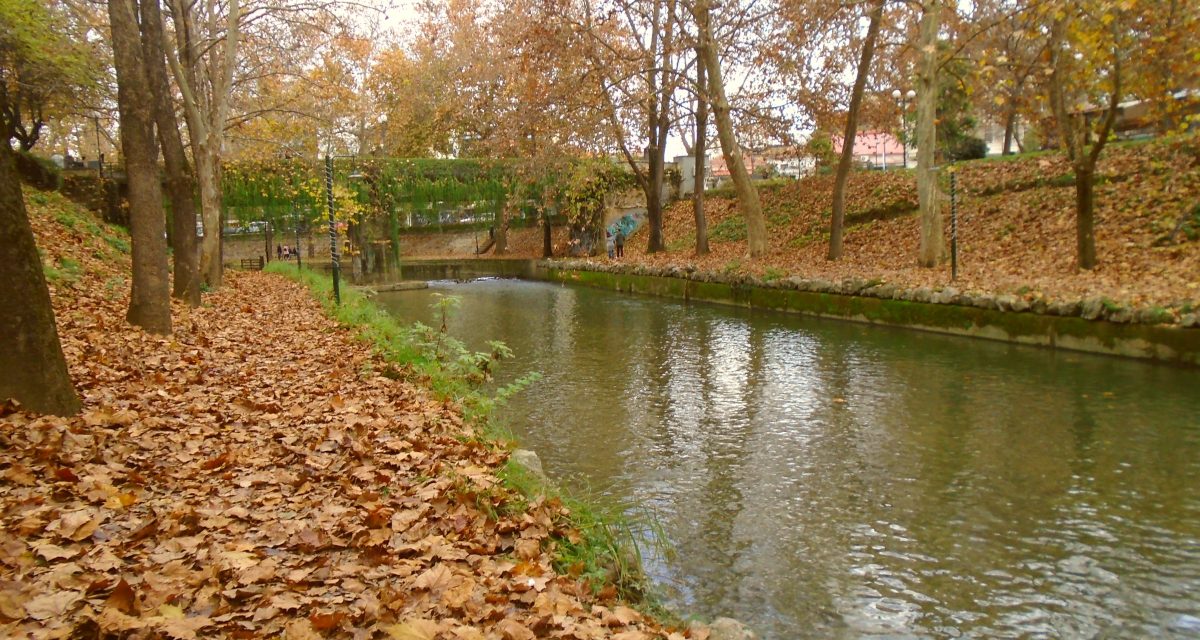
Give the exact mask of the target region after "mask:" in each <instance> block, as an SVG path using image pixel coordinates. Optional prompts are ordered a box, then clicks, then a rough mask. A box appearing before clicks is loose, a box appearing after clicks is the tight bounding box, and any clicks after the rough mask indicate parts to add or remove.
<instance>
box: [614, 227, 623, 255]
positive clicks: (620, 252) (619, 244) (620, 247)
mask: <svg viewBox="0 0 1200 640" xmlns="http://www.w3.org/2000/svg"><path fill="white" fill-rule="evenodd" d="M613 244H615V245H616V247H617V258H621V257H622V256H624V255H625V230H624V229H617V237H616V238H614V239H613Z"/></svg>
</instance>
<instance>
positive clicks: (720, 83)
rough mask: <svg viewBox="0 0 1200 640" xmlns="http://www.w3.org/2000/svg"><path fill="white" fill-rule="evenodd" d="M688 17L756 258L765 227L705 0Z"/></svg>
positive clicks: (764, 240)
mask: <svg viewBox="0 0 1200 640" xmlns="http://www.w3.org/2000/svg"><path fill="white" fill-rule="evenodd" d="M692 16H693V18H694V19H695V22H696V28H697V31H698V32H699V33H700V36H699V41H700V42H701V43H703V44H702V46H701V62H702V63H703V64H704V66H705V71H706V72H707V75H708V96H709V100H710V104H711V106H712V111H713V120H714V121H715V122H716V125H717V139H718V140H720V142H721V154H722V155H723V156H725V164H726V166H728V167H729V174H730V176H731V177H732V179H733V188H734V191H735V193H736V194H737V202H738V210H739V211H740V212H741V214H742V217H743V218H744V219H745V220H746V244H747V248H748V250H749V253H750V257H752V258H757V257H760V256H762V255H764V254H766V252H767V227H766V221H765V220H764V219H763V213H762V205H761V204H760V202H759V199H758V190H757V189H755V187H754V185H753V184H752V183H751V182H750V173H749V172H748V171H747V170H746V166H745V164H743V162H742V150H741V145H740V144H739V143H738V139H737V135H736V134H735V132H734V128H733V117H732V115H731V107H730V104H729V96H728V94H727V93H726V91H725V79H724V75H723V73H722V70H721V57H720V52H719V51H718V50H717V47H718V42H719V41H718V39H717V38H716V37H715V34H714V31H713V20H712V9H711V3H710V2H709V0H696V2H695V4H694V5H693V6H692Z"/></svg>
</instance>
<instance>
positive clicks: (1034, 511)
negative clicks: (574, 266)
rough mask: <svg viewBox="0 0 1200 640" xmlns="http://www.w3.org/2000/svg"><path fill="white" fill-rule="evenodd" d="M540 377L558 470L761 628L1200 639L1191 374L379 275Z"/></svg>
mask: <svg viewBox="0 0 1200 640" xmlns="http://www.w3.org/2000/svg"><path fill="white" fill-rule="evenodd" d="M435 294H452V295H455V296H459V297H461V299H462V304H461V306H460V308H459V310H458V312H457V315H456V316H455V317H453V318H452V320H451V322H450V323H449V330H450V332H451V333H452V334H454V335H455V336H458V337H460V338H462V339H464V340H465V341H466V342H467V343H468V344H470V345H474V346H476V347H479V348H483V345H484V343H485V341H486V340H488V339H500V340H503V341H505V342H506V343H507V344H508V345H509V346H510V347H511V348H512V349H513V351H514V352H515V353H516V357H515V359H513V360H510V361H507V362H506V363H504V365H503V366H502V371H501V375H500V378H501V382H503V381H504V380H510V379H512V378H515V377H516V376H518V375H521V374H523V373H525V372H528V371H540V372H541V373H542V374H543V377H542V379H541V380H540V381H539V382H537V383H535V384H534V385H533V386H532V387H530V388H529V389H528V390H526V391H524V392H522V393H521V394H519V395H517V396H516V397H514V398H513V400H512V401H511V403H510V404H509V405H508V406H507V407H506V408H505V409H504V410H503V411H502V417H503V418H504V419H505V420H506V421H507V423H508V425H509V427H510V428H511V429H512V431H513V432H514V433H515V435H516V436H517V438H518V440H519V441H520V442H521V446H523V447H526V448H531V449H534V450H536V451H537V452H538V454H539V455H540V456H541V458H542V461H543V464H544V466H545V468H546V471H547V472H548V474H549V475H551V477H554V478H556V479H558V480H560V481H562V482H565V483H566V484H567V485H569V486H576V487H579V486H587V487H589V488H590V490H592V491H597V492H600V493H602V494H604V495H605V496H607V497H610V498H611V499H613V500H615V501H618V502H620V503H622V504H636V505H641V508H644V509H650V510H652V511H653V512H654V514H655V515H656V518H657V521H658V523H659V525H660V526H661V529H662V532H663V533H664V534H665V536H666V538H667V541H668V542H669V546H670V548H671V550H672V552H671V553H669V554H666V555H663V554H659V553H650V554H649V556H650V557H649V560H648V570H649V572H650V574H651V575H652V577H653V578H654V579H655V581H656V582H657V584H658V585H659V586H660V589H661V590H662V592H663V593H665V594H666V595H667V598H668V600H669V604H671V605H673V606H674V607H675V608H677V609H678V610H681V611H687V612H694V613H696V614H699V615H702V616H704V617H708V618H711V617H716V616H720V615H727V616H732V617H735V618H738V619H740V620H742V621H744V622H746V623H748V624H749V625H751V626H752V627H754V628H755V629H756V630H757V631H758V632H759V633H760V634H761V636H762V637H764V638H780V639H783V638H809V637H811V638H884V637H886V638H897V637H899V638H908V637H976V638H993V637H1047V638H1050V637H1062V638H1092V637H1101V638H1110V637H1112V638H1136V637H1188V638H1197V637H1200V595H1198V594H1200V491H1198V490H1200V372H1198V371H1196V370H1188V369H1179V368H1173V367H1169V366H1163V365H1155V364H1148V363H1143V362H1136V361H1131V360H1124V359H1118V358H1109V357H1102V356H1091V355H1086V354H1076V353H1069V352H1056V351H1051V350H1045V349H1037V348H1032V347H1019V346H1012V345H1007V344H1001V343H992V342H987V341H982V340H971V339H966V338H957V337H949V336H938V335H932V334H925V333H920V332H915V331H906V330H900V329H888V328H880V327H868V326H863V325H856V324H849V323H841V322H836V321H829V320H820V319H813V318H803V317H794V316H786V315H781V314H774V313H766V312H750V311H746V310H739V309H732V308H724V307H716V306H707V305H694V304H693V305H687V304H683V303H680V302H675V301H668V300H661V299H655V298H643V297H635V296H628V295H622V294H617V293H613V292H608V291H600V290H595V289H586V288H575V287H570V286H561V285H555V284H548V283H536V282H523V281H517V280H481V281H475V282H470V283H465V284H455V283H449V282H445V283H433V284H432V286H431V288H430V289H428V290H425V291H408V292H398V293H390V294H381V295H380V296H379V298H378V301H379V302H380V303H381V304H382V305H383V306H384V307H385V308H387V309H389V310H390V311H392V312H393V313H395V314H396V315H397V316H399V317H400V318H401V319H403V320H405V321H411V320H420V321H423V322H425V323H426V324H433V314H432V312H431V310H430V309H429V305H430V304H431V303H432V302H433V300H434V295H435Z"/></svg>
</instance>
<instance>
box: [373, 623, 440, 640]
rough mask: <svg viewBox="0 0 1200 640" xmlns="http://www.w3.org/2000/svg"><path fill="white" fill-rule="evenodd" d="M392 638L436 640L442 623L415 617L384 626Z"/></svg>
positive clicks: (394, 639) (399, 639)
mask: <svg viewBox="0 0 1200 640" xmlns="http://www.w3.org/2000/svg"><path fill="white" fill-rule="evenodd" d="M383 630H384V631H386V632H387V634H388V637H390V638H392V640H434V638H436V637H437V634H438V633H439V632H440V631H441V630H442V624H441V623H439V622H434V621H433V620H426V619H423V618H413V619H410V620H405V621H404V622H401V623H400V624H393V625H390V626H386V627H384V628H383Z"/></svg>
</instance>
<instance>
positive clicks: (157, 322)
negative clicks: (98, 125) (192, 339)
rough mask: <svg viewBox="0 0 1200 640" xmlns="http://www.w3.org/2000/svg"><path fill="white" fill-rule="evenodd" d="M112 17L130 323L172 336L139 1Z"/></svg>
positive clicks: (124, 4)
mask: <svg viewBox="0 0 1200 640" xmlns="http://www.w3.org/2000/svg"><path fill="white" fill-rule="evenodd" d="M145 1H147V2H154V1H155V0H145ZM108 15H109V23H110V25H111V29H112V47H113V63H114V67H115V68H116V71H117V106H118V108H119V109H120V122H121V155H122V156H124V158H125V174H126V176H127V178H128V181H129V233H130V236H131V237H132V245H133V285H132V293H131V296H130V300H129V312H128V313H127V314H126V319H128V320H129V322H130V323H132V324H135V325H138V326H140V327H142V328H143V329H145V330H146V331H149V332H150V333H158V334H169V333H171V304H170V280H169V276H168V274H167V240H166V226H167V225H166V217H165V215H164V213H163V206H162V184H161V183H160V182H159V177H158V162H157V160H158V147H157V146H156V144H155V140H154V112H155V106H154V94H153V93H152V90H151V85H150V76H149V73H148V70H147V65H146V60H145V55H144V52H143V49H142V40H141V37H142V36H141V32H140V30H139V28H138V15H139V11H138V2H137V1H136V0H109V2H108Z"/></svg>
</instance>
